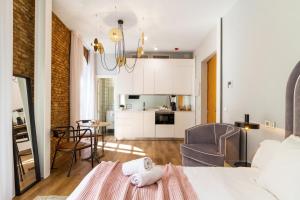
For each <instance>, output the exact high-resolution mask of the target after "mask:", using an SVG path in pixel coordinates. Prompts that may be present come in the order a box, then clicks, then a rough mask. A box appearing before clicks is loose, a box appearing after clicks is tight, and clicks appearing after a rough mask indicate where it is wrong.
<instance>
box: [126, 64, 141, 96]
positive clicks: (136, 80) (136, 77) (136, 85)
mask: <svg viewBox="0 0 300 200" xmlns="http://www.w3.org/2000/svg"><path fill="white" fill-rule="evenodd" d="M134 61H135V59H132V58H130V59H127V63H128V65H129V66H132V65H133V64H134ZM144 63H145V60H144V59H137V61H136V64H135V67H134V70H133V72H131V73H132V76H133V77H132V81H133V86H132V87H133V88H132V94H143V90H144Z"/></svg>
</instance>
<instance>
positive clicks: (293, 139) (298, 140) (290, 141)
mask: <svg viewBox="0 0 300 200" xmlns="http://www.w3.org/2000/svg"><path fill="white" fill-rule="evenodd" d="M282 144H283V145H285V146H288V147H291V148H300V137H298V136H295V135H290V136H289V137H288V138H286V139H285V140H284V141H283V142H282Z"/></svg>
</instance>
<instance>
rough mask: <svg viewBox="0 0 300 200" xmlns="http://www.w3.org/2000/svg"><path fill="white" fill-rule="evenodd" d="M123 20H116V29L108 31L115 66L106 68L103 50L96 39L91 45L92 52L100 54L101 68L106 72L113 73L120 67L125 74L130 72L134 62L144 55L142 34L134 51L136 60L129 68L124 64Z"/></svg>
mask: <svg viewBox="0 0 300 200" xmlns="http://www.w3.org/2000/svg"><path fill="white" fill-rule="evenodd" d="M123 23H124V22H123V20H121V19H120V20H118V27H117V28H112V29H111V30H110V31H109V38H110V40H111V41H112V42H114V45H115V53H114V57H115V60H116V62H115V64H114V65H113V66H108V65H107V62H106V58H105V50H104V47H103V44H102V43H101V42H99V41H98V39H97V38H95V39H94V43H93V44H92V45H93V47H94V51H95V52H98V53H99V54H100V61H101V65H102V67H103V68H104V69H105V70H107V71H114V70H115V69H117V68H118V71H120V68H121V67H123V66H124V67H125V69H126V70H127V72H129V73H130V72H132V71H133V70H134V67H135V65H136V61H137V59H138V58H140V57H141V56H142V55H143V54H144V33H142V34H141V37H140V38H139V39H138V43H137V50H136V58H135V60H134V63H133V65H132V66H129V65H128V64H127V62H126V49H125V37H124V32H123Z"/></svg>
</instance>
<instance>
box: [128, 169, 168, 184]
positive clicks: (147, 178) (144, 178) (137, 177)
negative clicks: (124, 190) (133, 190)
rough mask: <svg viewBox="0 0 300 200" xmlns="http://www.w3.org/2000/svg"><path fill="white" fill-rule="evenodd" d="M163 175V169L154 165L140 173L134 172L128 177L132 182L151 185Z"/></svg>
mask: <svg viewBox="0 0 300 200" xmlns="http://www.w3.org/2000/svg"><path fill="white" fill-rule="evenodd" d="M162 176H163V169H162V168H161V167H158V166H155V167H153V168H152V169H151V170H150V171H145V172H141V173H137V174H134V175H132V176H131V177H130V181H131V183H132V184H134V185H136V186H138V187H143V186H146V185H151V184H153V183H156V182H157V181H158V180H159V179H161V177H162Z"/></svg>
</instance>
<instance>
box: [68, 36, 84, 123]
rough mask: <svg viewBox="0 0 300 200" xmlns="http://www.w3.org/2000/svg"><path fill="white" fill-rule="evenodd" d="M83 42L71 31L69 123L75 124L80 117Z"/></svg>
mask: <svg viewBox="0 0 300 200" xmlns="http://www.w3.org/2000/svg"><path fill="white" fill-rule="evenodd" d="M83 59H84V55H83V44H82V41H81V39H80V37H79V35H78V34H77V33H74V32H72V33H71V55H70V124H71V125H73V126H75V125H76V123H75V121H77V120H80V119H81V115H80V111H81V109H80V107H81V106H80V105H81V102H80V101H81V99H80V96H81V91H80V80H81V74H82V71H83V67H84V65H83V64H84V61H83Z"/></svg>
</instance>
